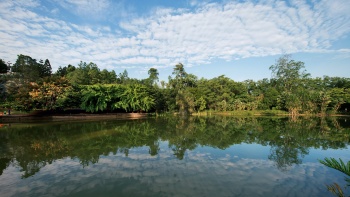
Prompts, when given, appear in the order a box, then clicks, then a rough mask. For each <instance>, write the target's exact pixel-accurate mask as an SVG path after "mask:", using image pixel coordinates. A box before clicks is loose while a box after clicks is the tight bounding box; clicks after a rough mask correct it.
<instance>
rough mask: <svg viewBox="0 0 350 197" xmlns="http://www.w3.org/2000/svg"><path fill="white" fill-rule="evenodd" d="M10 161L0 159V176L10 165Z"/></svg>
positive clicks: (8, 159)
mask: <svg viewBox="0 0 350 197" xmlns="http://www.w3.org/2000/svg"><path fill="white" fill-rule="evenodd" d="M11 161H12V159H10V158H0V175H2V173H3V172H4V170H5V169H6V168H7V167H8V166H9V165H10V163H11Z"/></svg>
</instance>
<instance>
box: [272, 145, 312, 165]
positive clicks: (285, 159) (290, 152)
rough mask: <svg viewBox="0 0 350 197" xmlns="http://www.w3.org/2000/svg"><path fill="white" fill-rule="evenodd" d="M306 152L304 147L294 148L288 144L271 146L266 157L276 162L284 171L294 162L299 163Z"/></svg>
mask: <svg viewBox="0 0 350 197" xmlns="http://www.w3.org/2000/svg"><path fill="white" fill-rule="evenodd" d="M306 154H308V151H307V150H305V149H304V148H294V147H291V146H288V145H282V146H272V147H271V150H270V155H269V156H268V158H269V159H270V160H272V161H274V162H275V163H276V167H277V168H278V169H279V170H281V171H286V170H288V169H289V167H291V166H292V165H294V164H301V163H302V158H303V157H304V156H305V155H306Z"/></svg>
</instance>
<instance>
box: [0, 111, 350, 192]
mask: <svg viewBox="0 0 350 197" xmlns="http://www.w3.org/2000/svg"><path fill="white" fill-rule="evenodd" d="M349 142H350V118H344V117H343V118H327V119H326V118H297V119H290V118H281V117H257V118H255V117H241V118H238V117H230V116H213V117H190V118H180V117H161V118H147V119H139V120H98V121H65V122H63V121H52V122H46V123H40V122H31V123H11V124H7V123H3V124H1V128H0V196H1V197H8V196H21V197H22V196H84V197H85V196H118V197H120V196H152V197H155V196H191V197H194V196H216V197H220V196H298V197H299V196H334V195H333V194H332V193H331V192H329V191H328V190H327V185H331V184H333V183H337V184H338V185H339V186H341V187H342V188H343V191H344V192H345V194H346V195H347V196H348V195H349V193H350V191H349V190H350V188H344V187H345V186H346V184H347V182H346V181H345V174H343V173H341V172H339V171H337V170H334V169H332V168H329V167H327V166H325V165H323V164H321V163H320V162H319V160H322V159H324V158H325V157H334V158H336V159H338V158H341V159H342V160H343V161H346V162H347V161H349V160H350V151H349Z"/></svg>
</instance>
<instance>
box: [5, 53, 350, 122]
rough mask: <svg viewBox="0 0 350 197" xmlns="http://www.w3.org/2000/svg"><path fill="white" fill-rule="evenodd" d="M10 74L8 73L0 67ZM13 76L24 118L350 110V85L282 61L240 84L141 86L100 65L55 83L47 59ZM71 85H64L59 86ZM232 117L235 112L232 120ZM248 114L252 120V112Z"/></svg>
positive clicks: (25, 62)
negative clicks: (45, 113)
mask: <svg viewBox="0 0 350 197" xmlns="http://www.w3.org/2000/svg"><path fill="white" fill-rule="evenodd" d="M1 65H2V68H3V71H1V72H5V68H6V69H8V70H9V68H10V67H9V65H10V64H9V65H6V63H5V62H4V61H3V60H1ZM11 69H12V71H13V72H11V73H7V74H1V75H0V103H1V104H2V105H4V104H6V106H9V107H12V108H14V109H19V110H27V111H29V110H32V109H51V110H53V109H60V110H64V109H70V108H82V109H84V110H86V111H88V112H104V111H113V110H116V111H125V112H145V111H147V112H156V113H159V112H179V114H181V115H190V114H191V113H193V112H195V111H196V112H201V111H211V112H213V111H216V112H226V111H228V112H232V113H231V114H243V113H240V111H256V110H283V111H287V112H289V114H290V115H292V116H294V117H295V116H298V115H299V114H306V115H322V116H325V115H328V114H331V113H339V112H341V113H347V112H348V109H349V110H350V96H349V95H350V78H341V77H328V76H325V77H323V78H319V77H318V78H311V77H310V75H309V74H308V73H307V72H306V70H305V66H304V63H303V62H300V61H295V60H292V59H291V56H289V55H283V56H282V57H280V58H279V59H278V60H277V61H276V63H275V64H274V65H272V66H271V67H270V70H271V72H272V78H271V79H262V80H258V81H253V80H245V81H243V82H238V81H234V80H232V79H230V78H228V77H226V76H225V75H221V76H218V77H214V78H212V79H204V78H201V79H198V78H197V76H195V75H193V74H190V73H187V72H186V71H185V66H184V65H183V64H182V63H178V64H176V65H175V66H174V69H173V72H172V75H171V76H169V78H168V81H167V82H165V81H161V82H160V84H158V82H159V81H158V80H159V79H158V76H159V72H158V70H157V69H155V68H150V69H149V70H148V74H149V76H148V78H146V79H142V80H139V79H135V78H131V77H129V76H128V72H127V70H124V71H122V72H120V73H119V74H118V75H117V74H116V72H115V71H114V70H112V71H108V70H106V69H103V70H100V69H99V67H98V66H97V65H96V64H95V63H93V62H90V63H86V62H83V61H81V62H80V63H79V64H78V65H77V66H73V65H68V66H64V67H59V68H58V70H57V71H56V73H54V75H51V64H50V62H49V60H48V59H46V60H45V61H43V60H39V62H38V61H37V60H36V59H34V58H32V57H30V56H27V55H22V54H21V55H18V58H17V60H16V63H15V64H14V65H13V66H12V68H11ZM60 79H64V80H66V81H65V82H64V84H60V82H58V81H59V80H60ZM233 111H235V112H234V113H233ZM247 113H248V112H247ZM254 113H255V112H249V114H254Z"/></svg>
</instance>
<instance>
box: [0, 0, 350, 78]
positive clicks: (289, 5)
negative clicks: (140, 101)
mask: <svg viewBox="0 0 350 197" xmlns="http://www.w3.org/2000/svg"><path fill="white" fill-rule="evenodd" d="M0 39H1V44H0V58H2V59H4V60H5V61H10V62H12V63H14V62H15V60H16V58H17V55H18V54H25V55H30V56H31V57H33V58H36V59H49V60H50V62H51V65H52V67H53V70H54V71H56V69H57V68H58V67H59V66H66V65H68V64H72V65H77V64H78V63H79V62H80V61H85V62H94V63H96V64H97V65H98V66H99V68H100V69H104V68H106V69H108V70H115V71H116V73H120V72H123V70H124V69H126V70H127V71H128V73H129V76H130V77H134V78H139V79H142V78H146V77H147V71H148V70H149V68H151V67H153V68H157V69H158V71H159V73H160V76H159V77H160V79H161V80H165V81H167V77H168V76H169V75H171V73H172V70H173V68H174V66H175V65H176V63H178V62H181V63H183V64H184V65H185V69H186V71H187V72H188V73H192V74H195V75H197V76H198V77H199V78H201V77H204V78H208V79H210V78H213V77H217V76H219V75H226V76H227V77H230V78H232V79H233V80H235V81H243V80H246V79H253V80H259V79H263V78H270V77H271V72H270V70H269V67H270V66H271V65H272V64H274V63H275V61H276V59H278V58H279V57H280V56H281V55H282V54H291V55H292V58H293V59H295V60H298V61H303V62H304V63H305V66H306V70H307V71H308V72H309V73H311V76H312V77H322V76H324V75H328V76H340V77H350V1H349V0H307V1H306V0H289V1H279V0H250V1H243V0H232V1H229V0H217V1H212V0H202V1H200V0H147V1H146V0H121V1H116V0H115V1H114V0H2V1H1V2H0Z"/></svg>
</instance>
